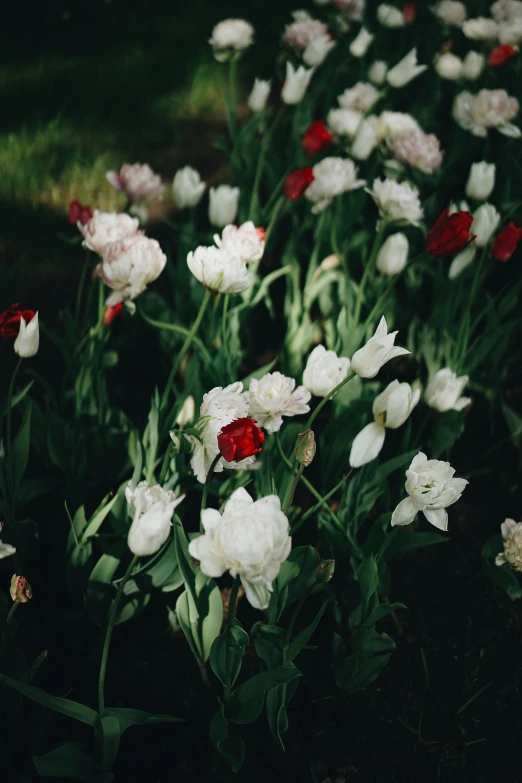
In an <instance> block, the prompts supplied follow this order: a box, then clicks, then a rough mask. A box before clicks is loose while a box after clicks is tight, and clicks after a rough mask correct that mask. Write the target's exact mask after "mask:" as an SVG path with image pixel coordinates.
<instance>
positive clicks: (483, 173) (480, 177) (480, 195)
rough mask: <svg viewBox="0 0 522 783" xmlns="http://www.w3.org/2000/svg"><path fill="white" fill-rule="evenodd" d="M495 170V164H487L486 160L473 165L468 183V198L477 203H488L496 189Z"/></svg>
mask: <svg viewBox="0 0 522 783" xmlns="http://www.w3.org/2000/svg"><path fill="white" fill-rule="evenodd" d="M495 169H496V166H495V164H494V163H486V161H485V160H482V161H480V163H472V164H471V168H470V170H469V175H468V181H467V182H466V196H467V197H468V198H474V199H475V200H476V201H486V199H488V198H489V197H490V196H491V193H492V191H493V188H494V187H495Z"/></svg>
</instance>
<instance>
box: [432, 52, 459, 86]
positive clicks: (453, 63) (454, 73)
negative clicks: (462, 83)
mask: <svg viewBox="0 0 522 783" xmlns="http://www.w3.org/2000/svg"><path fill="white" fill-rule="evenodd" d="M435 70H436V71H437V73H438V74H439V76H440V78H441V79H447V80H448V81H450V82H456V81H457V80H458V79H460V77H461V76H462V60H461V59H460V57H457V55H456V54H452V53H451V52H444V54H441V55H439V57H437V59H436V60H435Z"/></svg>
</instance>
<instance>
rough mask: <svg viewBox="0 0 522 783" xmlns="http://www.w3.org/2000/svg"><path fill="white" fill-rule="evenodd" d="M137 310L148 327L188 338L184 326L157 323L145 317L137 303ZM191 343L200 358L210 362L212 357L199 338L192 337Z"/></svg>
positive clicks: (187, 331) (153, 319)
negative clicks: (199, 354)
mask: <svg viewBox="0 0 522 783" xmlns="http://www.w3.org/2000/svg"><path fill="white" fill-rule="evenodd" d="M137 310H138V313H139V314H140V316H141V317H142V318H143V320H144V321H145V323H147V324H149V326H153V327H154V328H155V329H160V330H161V329H165V331H167V332H175V333H176V334H182V335H183V336H184V337H188V335H189V334H190V331H189V330H188V329H185V327H184V326H179V325H178V324H171V323H168V322H167V321H157V320H156V319H155V318H151V317H150V316H148V315H147V313H146V312H145V311H144V309H143V307H142V305H141V304H140V303H139V302H138V305H137ZM192 342H193V343H194V345H195V346H196V348H197V349H198V351H199V352H200V353H201V355H202V357H203V358H204V359H205V361H207V362H211V361H212V357H211V355H210V354H209V352H208V351H207V349H206V348H205V346H204V344H203V343H202V342H201V340H200V339H199V337H197V336H196V335H193V337H192Z"/></svg>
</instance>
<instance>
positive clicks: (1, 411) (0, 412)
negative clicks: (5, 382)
mask: <svg viewBox="0 0 522 783" xmlns="http://www.w3.org/2000/svg"><path fill="white" fill-rule="evenodd" d="M33 383H34V379H33V380H32V381H29V383H28V384H27V385H26V386H24V388H23V389H20V391H18V392H16V394H13V396H12V397H11V410H12V409H13V408H16V406H17V405H18V403H19V402H21V401H22V400H23V398H24V397H25V396H26V395H27V394H28V393H29V392H30V391H31V387H32V385H33ZM6 412H7V400H6V402H4V404H3V405H2V406H0V419H1V418H2V416H5V414H6Z"/></svg>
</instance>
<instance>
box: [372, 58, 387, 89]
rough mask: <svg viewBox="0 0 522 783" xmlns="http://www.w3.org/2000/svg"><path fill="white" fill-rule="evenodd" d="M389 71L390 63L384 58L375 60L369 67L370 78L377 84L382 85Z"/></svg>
mask: <svg viewBox="0 0 522 783" xmlns="http://www.w3.org/2000/svg"><path fill="white" fill-rule="evenodd" d="M387 73H388V63H385V62H384V60H375V62H374V63H372V64H371V65H370V67H369V69H368V79H369V80H370V81H371V82H372V84H376V85H377V87H380V86H381V85H383V84H384V82H385V81H386V74H387Z"/></svg>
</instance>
